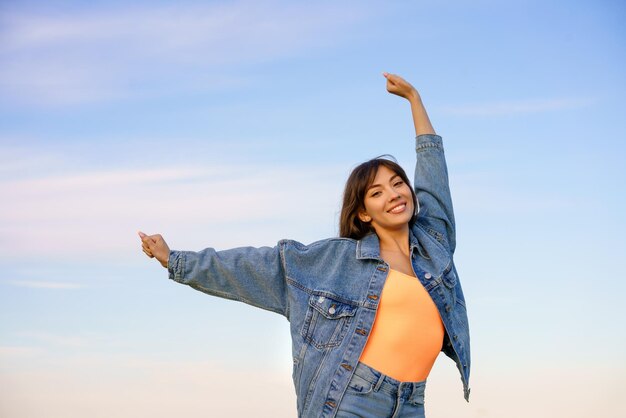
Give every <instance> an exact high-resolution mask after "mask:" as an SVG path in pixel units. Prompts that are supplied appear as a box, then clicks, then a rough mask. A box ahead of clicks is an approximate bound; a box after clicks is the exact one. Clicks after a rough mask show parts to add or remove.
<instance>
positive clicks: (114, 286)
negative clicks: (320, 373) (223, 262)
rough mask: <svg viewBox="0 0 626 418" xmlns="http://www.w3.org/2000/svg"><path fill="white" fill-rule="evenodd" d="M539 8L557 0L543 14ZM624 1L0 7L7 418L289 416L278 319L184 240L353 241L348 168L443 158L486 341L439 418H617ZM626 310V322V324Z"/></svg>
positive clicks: (0, 246)
mask: <svg viewBox="0 0 626 418" xmlns="http://www.w3.org/2000/svg"><path fill="white" fill-rule="evenodd" d="M547 3H549V4H547ZM625 17H626V6H625V5H624V3H623V2H620V1H597V0H596V1H553V2H545V1H516V0H514V1H507V2H498V1H482V0H475V1H471V2H470V1H465V2H464V1H397V2H369V1H366V2H363V1H359V2H357V1H344V2H337V1H334V2H331V1H320V2H298V1H291V2H288V1H256V2H255V1H237V2H208V1H203V2H201V1H181V2H176V5H173V3H168V2H158V1H144V2H132V6H130V5H129V3H128V2H122V1H106V2H104V1H100V2H94V1H89V2H87V1H82V2H81V1H46V2H43V1H42V2H37V1H20V2H2V3H0V195H2V196H3V199H2V204H0V416H2V417H7V418H32V417H41V416H46V417H52V418H57V417H58V418H61V417H63V418H74V417H76V418H78V417H81V418H82V417H86V416H88V417H107V418H108V417H124V418H126V417H128V418H130V417H148V416H150V417H157V418H160V417H172V416H184V417H204V416H233V417H249V416H258V417H281V418H282V417H284V418H287V417H293V416H295V392H294V390H293V387H292V383H291V352H290V349H291V346H290V342H289V329H288V324H287V323H286V321H285V320H284V318H282V317H280V316H278V315H275V314H272V313H269V312H265V311H261V310H258V309H255V308H252V307H249V306H246V305H244V304H241V303H236V302H232V301H225V300H221V299H218V298H214V297H210V296H207V295H204V294H202V293H200V292H196V291H194V290H193V289H191V288H188V287H185V286H182V285H180V284H177V283H174V282H171V281H169V280H168V279H167V274H166V271H165V270H164V269H163V268H162V267H160V266H159V265H158V264H157V263H156V262H155V261H154V260H150V259H148V258H146V257H145V255H144V254H143V253H142V252H141V248H140V242H139V239H138V238H137V235H136V231H137V230H139V229H141V230H143V231H145V232H147V233H161V234H163V236H164V237H165V239H166V240H167V242H168V243H169V245H170V247H172V248H175V249H186V250H200V249H202V248H205V247H209V246H211V247H216V248H218V249H225V248H230V247H234V246H241V245H255V246H261V245H274V244H275V243H276V241H278V240H279V239H281V238H292V239H296V240H298V241H301V242H305V243H308V242H312V241H315V240H318V239H322V238H325V237H329V236H335V235H337V232H338V228H337V221H338V212H339V201H340V198H341V192H342V188H343V185H344V182H345V179H346V178H347V175H348V173H349V172H350V170H351V169H352V168H353V167H354V166H355V165H356V164H358V163H360V162H361V161H363V160H365V159H368V158H371V157H374V156H377V155H380V154H385V153H389V154H392V155H394V156H395V157H396V158H397V159H398V160H399V162H400V163H401V164H402V165H403V166H404V167H406V169H407V171H412V164H413V158H414V155H413V135H414V132H413V126H412V123H411V119H410V109H409V106H408V103H407V102H405V101H403V100H402V99H400V98H398V97H395V96H392V95H389V94H388V93H387V92H386V90H385V80H384V78H383V77H382V75H381V72H383V71H388V72H392V73H397V74H400V75H402V76H404V77H405V78H406V79H407V80H409V81H410V82H411V83H413V85H414V86H416V88H417V89H418V90H419V91H420V92H421V94H422V98H423V100H424V103H425V105H426V107H427V109H428V111H429V114H430V116H431V120H432V122H433V125H434V127H435V129H436V130H437V133H439V134H440V135H442V137H443V138H444V143H445V147H446V156H447V159H448V168H449V172H450V182H451V189H452V193H453V201H454V205H455V212H456V219H457V227H458V231H457V233H458V240H457V252H456V263H457V268H458V271H459V275H460V279H461V282H462V283H463V288H464V291H465V296H466V299H467V304H468V315H469V319H470V330H471V338H472V360H473V364H472V375H471V379H470V386H471V388H472V394H471V398H470V403H466V402H465V401H464V400H463V396H462V385H461V381H460V377H459V374H458V372H457V370H456V368H455V366H454V364H453V362H452V361H451V360H449V359H448V358H447V357H445V356H444V355H443V354H442V355H441V356H440V357H439V358H438V360H437V363H436V364H435V366H434V368H433V371H432V373H431V375H430V376H429V379H428V380H429V385H428V388H427V392H426V408H427V411H428V414H429V415H430V416H432V417H452V416H454V417H472V418H517V417H519V418H521V417H529V416H532V417H537V418H543V417H546V418H547V417H562V416H563V417H564V416H567V417H570V418H582V417H590V416H598V417H600V416H601V417H622V416H625V415H626V407H625V406H624V402H623V394H622V388H623V387H624V386H625V385H626V360H625V358H624V353H625V352H626V329H625V326H624V318H625V317H626V309H625V307H624V305H625V303H624V294H625V292H626V285H625V284H624V279H623V274H624V273H623V271H624V269H625V268H626V261H625V260H626V257H624V254H625V253H626V248H625V247H626V245H625V240H624V233H625V232H626V222H625V220H624V213H626V197H625V193H624V180H626V169H625V168H624V157H625V150H626V145H625V139H626V124H624V121H623V120H624V113H625V112H624V110H625V106H624V99H625V96H626V95H625V93H626V75H625V72H624V68H625V64H626V59H625V58H626V29H624V25H623V21H624V18H625ZM620 318H621V319H620Z"/></svg>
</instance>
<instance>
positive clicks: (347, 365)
mask: <svg viewBox="0 0 626 418" xmlns="http://www.w3.org/2000/svg"><path fill="white" fill-rule="evenodd" d="M341 367H343V368H344V369H346V370H348V371H350V370H352V366H350V365H349V364H346V363H343V364H342V365H341Z"/></svg>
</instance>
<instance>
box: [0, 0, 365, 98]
mask: <svg viewBox="0 0 626 418" xmlns="http://www.w3.org/2000/svg"><path fill="white" fill-rule="evenodd" d="M3 12H4V15H3V18H2V26H3V42H2V45H1V46H0V62H1V63H2V65H1V66H0V93H4V94H6V95H8V96H10V97H11V98H12V99H13V100H19V101H21V102H28V103H32V104H38V105H55V104H78V103H87V102H97V101H102V100H111V99H117V98H123V97H129V96H133V97H136V96H141V97H145V96H146V95H148V96H153V95H161V94H164V93H166V94H167V93H171V92H180V91H189V90H192V89H193V91H196V92H197V91H202V90H206V89H213V88H229V87H232V86H238V85H243V84H245V83H247V81H246V80H247V77H246V76H241V75H237V74H235V73H234V72H233V71H232V70H226V68H227V66H228V68H231V69H232V68H233V65H237V64H247V63H256V62H264V61H271V60H276V59H279V58H281V57H286V56H293V55H298V54H302V53H303V51H306V50H310V49H311V48H319V47H334V46H335V45H336V44H337V42H338V40H339V39H341V36H340V35H341V33H343V31H344V30H345V28H346V27H347V26H352V25H354V24H356V23H358V22H360V21H362V20H363V18H364V14H363V12H362V11H361V9H360V8H357V9H352V8H350V6H349V5H347V4H342V5H338V4H336V3H333V2H323V3H317V2H316V3H291V2H269V3H267V2H264V3H258V2H251V1H239V2H232V3H228V4H211V5H201V6H199V5H193V6H190V5H186V6H171V5H169V6H163V5H160V6H155V5H152V4H150V5H149V6H146V7H145V8H141V7H127V8H117V9H109V10H97V11H93V10H89V11H73V12H68V13H64V14H52V13H48V14H45V15H42V14H37V13H36V12H34V13H24V12H11V11H10V10H7V11H3ZM181 71H182V72H185V73H186V74H187V75H186V77H185V79H180V76H179V75H180V73H181Z"/></svg>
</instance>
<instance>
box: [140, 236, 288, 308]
mask: <svg viewBox="0 0 626 418" xmlns="http://www.w3.org/2000/svg"><path fill="white" fill-rule="evenodd" d="M139 237H140V238H141V242H142V249H143V252H144V253H146V255H147V256H148V257H150V258H156V259H157V260H158V261H159V263H161V265H162V266H163V267H165V268H167V270H168V272H169V278H170V279H172V280H174V281H176V282H178V283H182V284H186V285H188V286H191V287H192V288H194V289H196V290H199V291H201V292H204V293H207V294H209V295H213V296H218V297H221V298H225V299H232V300H237V301H240V302H244V303H246V304H248V305H252V306H256V307H258V308H261V309H266V310H268V311H272V312H276V313H279V314H281V315H284V316H286V317H288V315H289V303H288V296H287V278H286V275H285V269H284V261H283V258H282V251H281V246H280V244H279V245H277V246H276V247H273V248H272V247H261V248H253V247H241V248H233V249H230V250H224V251H216V250H215V249H213V248H206V249H204V250H202V251H198V252H196V251H176V250H170V249H169V247H168V245H167V243H166V242H165V240H164V239H163V237H162V236H161V235H159V234H155V235H147V234H144V233H143V232H139Z"/></svg>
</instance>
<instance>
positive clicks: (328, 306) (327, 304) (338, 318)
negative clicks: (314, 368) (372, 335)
mask: <svg viewBox="0 0 626 418" xmlns="http://www.w3.org/2000/svg"><path fill="white" fill-rule="evenodd" d="M355 312H356V306H354V305H350V304H348V303H345V302H340V301H338V300H336V299H334V298H332V297H329V296H327V295H311V297H310V298H309V307H308V309H307V313H306V318H305V319H304V325H303V326H302V337H303V338H304V339H305V341H306V342H308V343H310V344H312V345H313V346H315V347H316V348H319V349H325V348H331V347H336V346H338V345H339V344H341V342H342V341H343V337H344V336H345V335H346V331H347V330H348V328H349V327H350V323H351V322H352V318H353V317H354V314H355Z"/></svg>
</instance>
